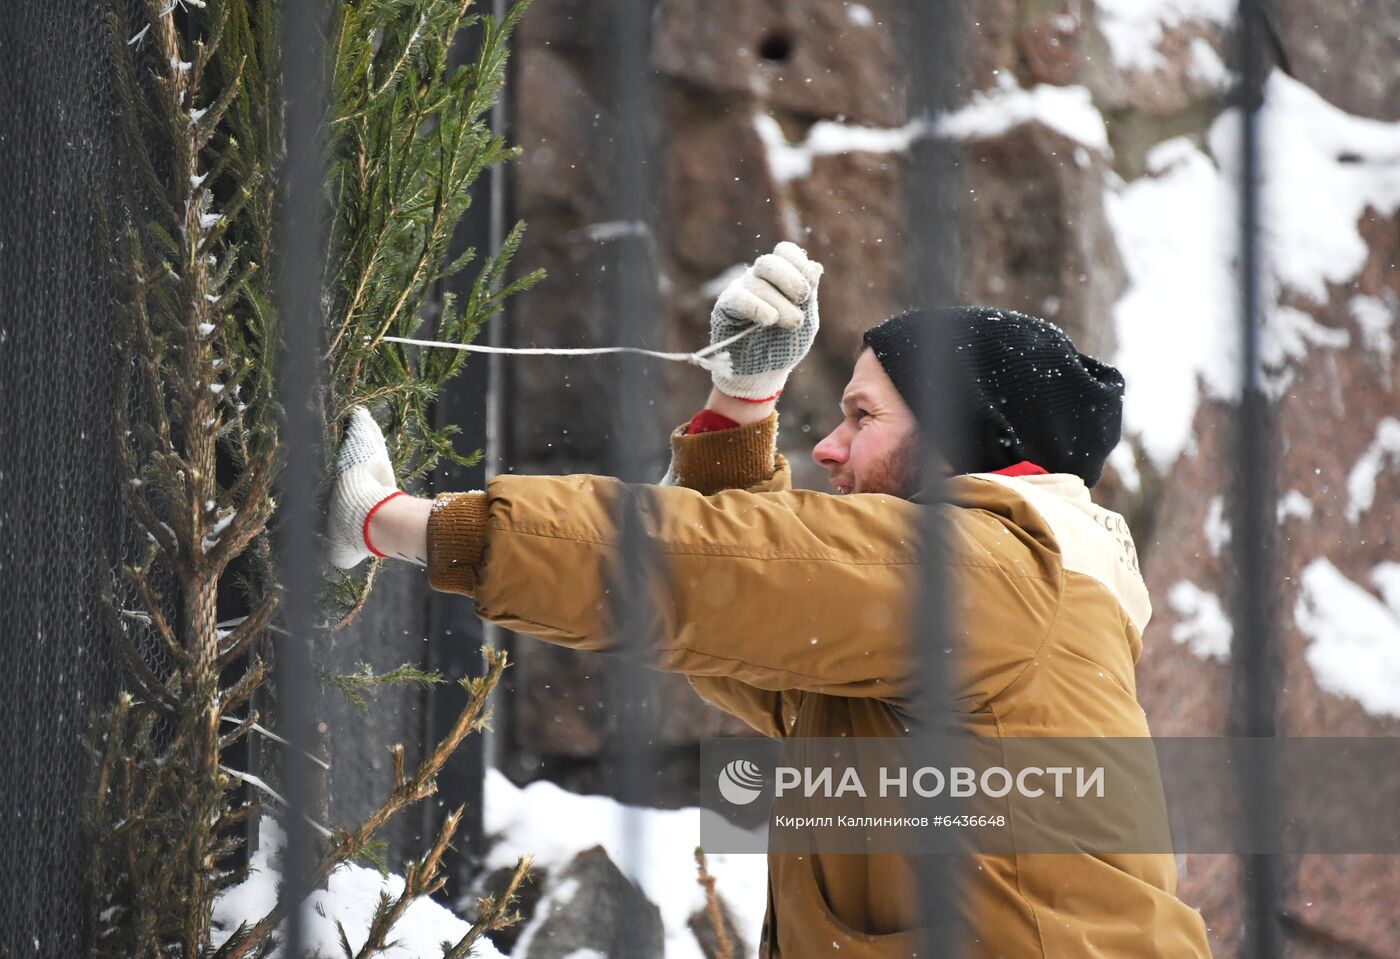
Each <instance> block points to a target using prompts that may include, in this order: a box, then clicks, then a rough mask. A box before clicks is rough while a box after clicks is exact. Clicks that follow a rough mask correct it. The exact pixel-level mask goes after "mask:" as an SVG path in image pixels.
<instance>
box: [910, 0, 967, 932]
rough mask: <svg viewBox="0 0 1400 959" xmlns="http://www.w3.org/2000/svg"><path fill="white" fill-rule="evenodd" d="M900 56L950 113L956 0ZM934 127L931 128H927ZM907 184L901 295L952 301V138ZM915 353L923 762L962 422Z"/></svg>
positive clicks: (936, 347)
mask: <svg viewBox="0 0 1400 959" xmlns="http://www.w3.org/2000/svg"><path fill="white" fill-rule="evenodd" d="M905 12H906V22H905V25H904V26H905V29H904V40H905V44H906V47H905V51H904V53H905V62H906V63H907V64H908V85H909V92H908V113H909V116H910V118H911V119H921V120H923V121H925V122H927V123H930V124H932V122H933V121H934V120H935V119H936V118H937V117H938V116H940V115H941V114H943V113H945V112H947V111H949V110H951V109H952V108H953V105H954V98H955V92H956V88H957V77H958V75H959V73H958V65H957V61H958V52H959V49H960V47H961V46H962V45H963V42H964V33H963V30H962V29H961V17H960V16H959V5H958V4H957V3H956V2H955V0H915V2H911V3H909V4H907V5H906V7H905ZM930 132H931V131H930ZM909 159H910V162H909V171H908V182H907V184H906V187H905V190H906V204H905V210H906V214H907V216H906V219H905V230H906V235H907V237H908V248H907V258H908V273H909V276H910V277H911V283H910V287H911V288H910V289H909V290H908V293H909V294H910V295H911V296H912V297H913V301H914V304H915V305H917V306H920V307H939V306H945V305H951V304H952V303H953V302H954V298H955V296H956V279H957V262H956V233H955V229H954V222H955V221H954V217H955V215H956V208H955V201H954V198H955V197H956V196H957V195H958V192H959V191H958V190H957V189H956V186H955V179H956V174H957V168H956V159H955V157H954V154H953V145H952V144H951V143H950V142H948V141H946V140H938V139H935V138H933V137H932V136H923V137H919V138H917V139H916V140H915V142H914V145H913V147H912V149H911V151H910V158H909ZM919 335H920V338H921V339H922V340H923V342H922V343H921V344H920V355H923V356H927V357H928V358H929V359H928V361H927V362H926V365H925V371H926V375H925V377H923V378H921V379H919V380H918V381H917V385H916V392H917V394H918V395H916V396H914V397H911V398H910V400H911V402H910V405H911V406H912V407H913V409H914V411H915V414H916V416H917V417H918V420H919V425H920V452H921V455H920V460H919V478H920V489H921V490H922V491H923V497H924V498H925V501H926V503H927V504H928V506H927V508H925V509H924V510H922V511H921V513H922V517H923V519H922V522H921V525H920V529H919V538H920V561H921V564H922V569H923V589H922V590H921V591H920V594H919V598H918V608H917V610H916V617H915V620H914V623H915V626H914V637H913V641H914V643H915V646H916V649H917V651H918V655H919V671H920V675H919V680H920V682H919V691H920V695H919V699H918V701H917V703H916V715H915V716H914V717H913V719H914V726H913V733H914V735H916V736H919V737H921V738H922V740H923V743H921V749H920V752H919V758H920V762H926V763H928V764H930V765H932V766H935V767H944V766H946V765H948V764H949V763H950V762H951V761H952V759H953V757H951V756H949V755H947V753H948V752H949V745H948V742H947V740H946V739H943V740H940V739H937V738H935V737H938V736H939V734H940V733H946V732H948V731H949V729H950V727H949V726H948V724H947V722H946V717H948V716H949V715H951V711H952V702H953V700H952V682H951V679H952V673H953V660H954V656H955V654H956V650H954V648H953V637H954V635H955V633H954V631H953V629H952V623H951V622H950V617H949V615H948V611H949V610H950V609H953V608H954V604H953V603H952V602H951V601H950V600H951V590H950V583H949V579H948V576H947V565H946V564H947V546H948V544H947V532H946V529H945V521H946V517H945V516H944V515H943V514H944V511H943V509H942V508H941V504H943V503H944V502H945V500H946V494H945V490H944V483H943V476H942V468H941V466H940V460H939V451H948V450H952V449H954V448H956V446H957V445H958V444H959V443H961V442H962V440H961V437H962V433H963V432H964V430H965V427H964V424H962V423H959V422H956V421H955V420H954V418H952V417H950V416H949V415H948V411H949V410H951V409H954V405H953V403H952V402H951V399H952V396H951V390H950V388H949V385H950V383H951V381H952V377H951V376H950V375H949V373H950V371H951V366H952V362H951V360H952V358H951V356H949V355H947V354H945V352H944V351H943V350H942V349H940V345H941V341H942V337H941V336H940V335H939V332H938V331H937V330H936V329H931V328H923V329H921V330H919ZM957 863H958V860H957V858H955V857H954V856H952V855H947V854H929V855H922V856H919V857H917V865H918V868H917V882H918V894H919V901H920V903H921V912H922V914H923V916H924V917H925V921H926V929H927V930H928V932H927V934H926V936H925V942H924V943H923V949H922V950H921V952H920V954H921V955H924V956H957V955H959V954H960V952H959V951H960V946H961V942H962V939H963V935H962V933H961V930H960V928H959V919H958V903H957V895H958V890H957V880H958V877H957V870H956V867H957Z"/></svg>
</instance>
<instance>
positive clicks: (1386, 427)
mask: <svg viewBox="0 0 1400 959" xmlns="http://www.w3.org/2000/svg"><path fill="white" fill-rule="evenodd" d="M1387 465H1389V466H1390V467H1395V466H1400V420H1397V419H1396V418H1395V417H1393V416H1387V417H1385V418H1384V419H1382V420H1381V421H1380V423H1378V424H1377V425H1376V438H1375V439H1373V440H1372V441H1371V445H1370V446H1368V447H1366V452H1364V453H1362V454H1361V458H1360V459H1359V460H1357V461H1356V465H1355V466H1353V467H1352V468H1351V473H1350V474H1349V475H1348V476H1347V496H1348V501H1347V520H1348V521H1349V522H1352V523H1355V522H1356V521H1357V520H1359V519H1361V514H1362V513H1365V512H1366V511H1367V510H1369V509H1370V508H1371V504H1372V503H1374V502H1375V499H1376V478H1377V477H1379V476H1380V474H1381V471H1382V470H1383V469H1385V468H1386V467H1387Z"/></svg>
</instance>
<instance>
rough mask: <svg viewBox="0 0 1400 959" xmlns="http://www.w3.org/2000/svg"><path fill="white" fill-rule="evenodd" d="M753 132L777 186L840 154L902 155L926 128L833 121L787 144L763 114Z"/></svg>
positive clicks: (773, 122)
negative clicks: (824, 158) (820, 160)
mask: <svg viewBox="0 0 1400 959" xmlns="http://www.w3.org/2000/svg"><path fill="white" fill-rule="evenodd" d="M754 129H755V130H756V131H757V132H758V138H759V140H760V141H761V142H762V143H763V146H764V148H765V150H766V152H767V156H768V169H769V172H770V173H771V174H772V175H773V179H774V180H775V181H776V182H777V184H778V185H779V186H782V185H784V184H786V183H789V182H791V181H793V180H800V179H803V178H804V177H807V176H809V175H811V172H812V160H813V158H815V157H818V156H831V155H834V154H839V153H901V152H904V151H906V150H908V149H909V145H910V144H911V143H913V142H914V140H915V139H917V138H918V137H920V136H922V135H923V132H924V129H925V124H923V123H922V122H920V121H912V122H910V123H907V124H905V125H904V126H902V127H866V126H858V125H855V124H850V123H837V122H836V121H834V120H821V121H819V122H817V123H814V124H812V127H811V129H810V130H808V131H807V136H806V138H805V139H803V140H802V142H800V143H789V142H788V139H787V136H786V135H785V134H784V133H783V129H782V127H781V126H779V125H778V121H777V120H775V119H773V118H772V117H771V116H769V115H768V114H766V113H756V114H754Z"/></svg>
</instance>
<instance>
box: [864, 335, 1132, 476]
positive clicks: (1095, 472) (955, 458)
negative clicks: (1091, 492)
mask: <svg viewBox="0 0 1400 959" xmlns="http://www.w3.org/2000/svg"><path fill="white" fill-rule="evenodd" d="M865 342H866V345H868V346H869V347H870V348H871V349H872V350H873V351H874V353H875V356H876V358H877V359H878V360H879V361H880V365H881V366H883V367H884V368H885V372H886V373H888V374H889V377H890V379H891V380H893V381H894V385H895V387H896V388H897V389H898V390H899V392H900V395H901V396H902V397H904V399H905V401H906V402H908V403H909V405H910V406H913V407H915V411H916V412H917V409H918V407H917V403H918V400H917V396H918V390H920V389H922V388H924V384H923V383H921V381H920V380H919V377H920V376H921V375H923V376H927V375H928V373H929V372H930V366H931V364H929V363H928V362H921V360H920V355H919V353H920V351H921V350H928V349H951V355H952V359H953V362H952V363H951V369H950V370H949V373H950V375H951V376H952V377H953V378H954V382H953V383H952V384H950V385H951V386H952V389H950V390H948V391H947V392H946V393H944V394H943V395H945V396H949V395H950V396H951V397H953V398H954V399H955V401H957V402H959V405H960V406H961V408H962V415H963V417H964V423H965V424H966V425H965V426H963V427H962V428H963V429H965V430H966V431H967V434H966V435H964V436H963V437H962V439H963V442H962V443H961V444H959V445H960V447H961V449H960V451H959V452H955V453H954V454H952V455H950V456H948V459H949V461H950V463H951V465H952V467H953V468H954V469H955V470H956V471H958V472H959V473H983V472H991V471H993V470H999V469H1003V468H1005V467H1007V466H1011V465H1013V464H1015V463H1019V462H1020V461H1021V460H1030V461H1031V462H1032V463H1035V464H1036V465H1037V466H1040V467H1042V468H1043V469H1046V470H1049V471H1050V472H1052V473H1074V474H1076V475H1078V476H1080V477H1081V478H1082V479H1083V480H1084V482H1085V484H1086V485H1088V486H1093V485H1095V484H1096V483H1098V481H1099V476H1100V475H1101V474H1102V473H1103V464H1104V460H1105V459H1107V458H1108V454H1109V453H1110V452H1112V451H1113V448H1114V447H1115V446H1117V445H1118V438H1119V435H1120V433H1121V431H1122V422H1123V374H1121V373H1119V372H1118V371H1117V370H1116V369H1114V368H1113V367H1111V366H1109V365H1108V364H1107V363H1100V362H1099V361H1098V360H1096V359H1094V358H1093V357H1089V356H1085V355H1084V354H1083V353H1080V352H1079V351H1078V350H1076V349H1075V348H1074V344H1073V343H1072V342H1070V338H1069V337H1068V336H1066V335H1065V332H1064V331H1063V330H1061V329H1060V328H1059V327H1057V326H1055V325H1054V324H1052V323H1047V322H1045V321H1044V320H1038V319H1036V318H1035V317H1033V316H1027V315H1025V314H1024V313H1015V312H1012V311H1010V310H994V309H989V308H987V307H956V308H950V309H942V310H915V311H912V312H909V313H903V314H901V315H899V316H895V317H891V318H890V319H888V320H885V321H884V322H883V323H880V324H879V325H877V326H873V327H871V328H870V329H868V330H866V331H865ZM963 400H965V401H966V402H965V404H964V403H962V402H961V401H963Z"/></svg>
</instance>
